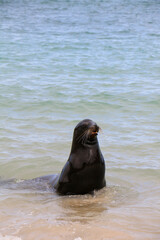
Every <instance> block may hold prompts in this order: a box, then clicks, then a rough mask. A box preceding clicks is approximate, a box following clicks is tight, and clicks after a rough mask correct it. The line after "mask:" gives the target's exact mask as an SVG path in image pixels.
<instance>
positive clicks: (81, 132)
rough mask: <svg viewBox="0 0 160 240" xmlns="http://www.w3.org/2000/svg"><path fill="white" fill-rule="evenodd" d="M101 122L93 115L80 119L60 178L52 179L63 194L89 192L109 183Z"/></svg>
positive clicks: (53, 184)
mask: <svg viewBox="0 0 160 240" xmlns="http://www.w3.org/2000/svg"><path fill="white" fill-rule="evenodd" d="M98 131H99V127H98V125H97V124H96V123H95V122H93V121H92V120H90V119H85V120H83V121H81V122H80V123H78V125H77V126H76V127H75V130H74V134H73V142H72V148H71V153H70V156H69V159H68V161H67V162H66V164H65V166H64V167H63V169H62V172H61V174H60V176H59V179H57V180H56V181H55V180H54V181H53V180H52V181H50V183H51V185H52V187H54V188H55V189H56V191H57V192H58V193H60V194H63V195H65V194H86V193H90V192H92V191H94V190H98V189H101V188H103V187H104V186H106V181H105V162H104V158H103V155H102V153H101V150H100V147H99V143H98V139H97V134H98Z"/></svg>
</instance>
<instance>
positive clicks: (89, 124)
mask: <svg viewBox="0 0 160 240" xmlns="http://www.w3.org/2000/svg"><path fill="white" fill-rule="evenodd" d="M99 129H100V128H99V126H98V125H97V124H96V123H95V122H94V121H92V120H91V119H84V120H82V121H81V122H79V123H78V124H77V126H76V127H75V129H74V134H73V142H74V143H76V144H78V145H83V146H91V145H95V144H97V143H98V140H97V135H98V132H99Z"/></svg>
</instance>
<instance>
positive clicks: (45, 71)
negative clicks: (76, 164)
mask: <svg viewBox="0 0 160 240" xmlns="http://www.w3.org/2000/svg"><path fill="white" fill-rule="evenodd" d="M159 19H160V2H159V1H158V0H152V1H149V0H145V1H142V0H136V1H131V0H115V1H102V0H101V1H100V0H92V1H91V0H82V1H69V0H68V1H67V0H62V1H51V0H50V1H49V0H48V1H44V0H39V1H38V0H35V1H33V0H32V1H27V0H21V1H20V0H14V1H11V0H1V1H0V126H1V127H0V132H1V134H0V176H1V177H2V179H11V178H16V179H29V178H33V177H37V176H41V175H45V174H50V173H58V172H60V171H61V169H62V167H63V165H64V163H65V161H66V160H67V158H68V155H69V152H70V146H71V141H72V133H73V129H74V127H75V125H76V124H77V123H78V122H79V121H80V120H82V119H84V118H91V119H93V120H94V121H96V122H97V123H98V124H99V125H100V127H101V128H102V131H101V133H100V135H99V141H100V146H101V149H102V152H103V155H104V157H105V160H106V181H107V183H108V189H110V190H106V192H102V193H101V194H98V195H97V196H96V197H97V198H96V197H95V199H92V198H90V197H88V198H86V199H85V198H84V199H83V198H81V197H80V198H74V199H71V200H70V199H65V201H67V205H65V206H67V210H66V208H65V207H64V202H63V199H62V200H58V199H56V201H60V206H58V211H59V212H58V213H55V212H56V209H57V205H55V201H52V197H51V196H50V193H39V194H38V196H37V195H36V196H34V193H33V192H32V193H30V195H29V196H28V195H27V193H24V192H21V191H20V190H18V189H17V191H15V190H14V191H11V190H9V189H8V190H6V189H5V188H3V187H2V188H1V190H0V192H1V196H3V197H2V200H0V209H3V214H1V216H0V219H2V220H3V219H4V220H5V222H6V223H7V224H6V225H7V227H6V226H3V224H2V226H1V228H0V233H2V234H4V235H7V236H10V235H13V236H19V237H20V238H21V239H28V237H29V239H30V240H31V239H34V240H35V239H40V235H39V234H40V229H43V231H42V232H43V233H44V232H45V234H46V236H47V239H53V238H52V237H53V235H54V236H55V237H56V239H76V238H78V237H80V238H81V239H90V237H91V235H92V232H94V230H93V229H95V233H96V232H99V235H98V236H97V237H96V235H94V239H100V238H99V236H100V235H101V236H102V239H108V238H109V236H110V235H111V237H110V238H112V239H118V238H116V236H119V232H118V233H117V235H114V234H113V236H112V233H110V232H109V229H110V228H113V231H114V232H116V231H119V230H120V231H122V232H123V234H127V235H122V238H121V239H159V238H160V231H159V224H160V220H159V210H160V201H159V199H160V193H159V192H160V187H159V182H160V152H159V151H160V150H159V149H160V138H159V134H160V121H159V119H160V33H159V26H160V25H159ZM117 189H118V190H117ZM28 194H29V193H28ZM41 194H44V195H43V199H42V198H41ZM26 195H27V196H28V197H26ZM26 198H27V199H26ZM54 198H56V197H55V196H54ZM18 201H20V203H19V204H17V202H18ZM34 201H35V202H34ZM37 201H38V206H39V208H37V207H36V206H37V205H36V204H37ZM45 201H47V204H49V205H48V206H49V207H48V208H49V209H52V208H53V209H52V211H49V210H48V208H47V206H46V205H45V207H42V205H44V202H45ZM76 201H77V202H76ZM93 201H94V202H93ZM95 201H96V204H98V205H96V207H95ZM113 202H114V204H113ZM22 203H24V204H22ZM45 203H46V202H45ZM100 203H101V204H102V205H100ZM81 205H82V206H83V207H84V208H83V207H82V206H81ZM73 206H74V207H73ZM80 206H81V207H80ZM86 206H87V207H88V208H87V207H86ZM97 206H98V207H97ZM71 207H73V209H71ZM94 207H95V209H96V211H97V215H96V217H95V215H94V214H93V212H94V211H95V209H94ZM34 208H36V210H35V211H36V213H35V215H34V214H31V212H33V209H34ZM7 209H9V211H8V210H7ZM38 209H41V211H42V209H43V214H42V213H40V212H38ZM68 209H69V210H68ZM75 209H76V211H75ZM93 209H94V211H93ZM81 211H82V212H83V211H84V212H83V214H82V215H81V214H80V212H81ZM87 211H90V213H91V216H89V217H88V215H87ZM14 212H16V213H15V214H14ZM53 212H54V213H55V214H53ZM72 212H73V214H74V215H75V218H76V224H75V219H74V218H72V217H71V216H70V214H71V213H72ZM11 213H12V214H11ZM51 213H52V214H51ZM98 213H99V214H98ZM11 215H12V216H11ZM59 215H60V216H59ZM26 216H28V217H26ZM29 216H30V217H29ZM67 216H68V218H67ZM69 216H70V217H69ZM93 216H94V217H93ZM47 217H48V219H50V225H51V224H52V222H54V224H55V225H54V226H56V227H57V228H56V229H55V228H54V234H53V233H52V234H51V230H50V229H49V227H48V224H46V222H45V219H46V218H47ZM15 219H16V220H15ZM37 219H38V220H37ZM82 219H83V220H84V221H86V222H87V224H88V225H87V226H88V228H92V231H90V232H89V233H88V234H87V235H85V233H83V232H81V231H80V229H83V228H84V229H85V227H84V225H83V222H82V221H81V220H82ZM108 219H109V220H108ZM146 219H147V220H146ZM2 220H1V221H2ZM4 220H3V221H4ZM42 220H43V221H44V222H42V223H41V228H40V229H38V230H36V229H37V226H39V224H40V223H39V221H42ZM93 220H94V221H95V222H96V227H97V229H96V228H95V226H94V224H93V222H94V221H93ZM15 221H16V223H15ZM36 221H38V222H36ZM26 223H27V224H28V225H30V226H31V229H32V231H33V236H29V232H30V230H28V229H27V227H26V225H25V224H26ZM67 223H69V226H68V225H67V226H66V224H67ZM70 226H72V228H73V229H75V230H73V229H72V230H73V233H72V235H67V234H68V229H70ZM111 226H112V227H111ZM52 227H53V226H52ZM17 229H18V230H17ZM57 229H58V230H57ZM107 230H108V232H107ZM18 231H19V232H18ZM70 231H71V230H70ZM42 232H41V234H42ZM59 232H63V233H64V236H65V237H64V236H59V235H58V234H59ZM71 232H72V231H71ZM84 232H87V230H86V229H85V230H84ZM76 234H77V235H76ZM107 234H110V235H107ZM42 235H43V234H42ZM50 235H51V236H52V237H51V238H50ZM107 237H108V238H107ZM15 239H16V238H15ZM42 239H44V238H42ZM91 239H93V238H92V237H91Z"/></svg>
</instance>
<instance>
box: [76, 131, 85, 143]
mask: <svg viewBox="0 0 160 240" xmlns="http://www.w3.org/2000/svg"><path fill="white" fill-rule="evenodd" d="M86 131H87V130H85V131H84V132H83V133H82V134H81V135H80V136H78V138H77V139H76V140H77V141H78V142H80V141H81V139H82V138H83V136H84V135H85V134H86Z"/></svg>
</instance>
